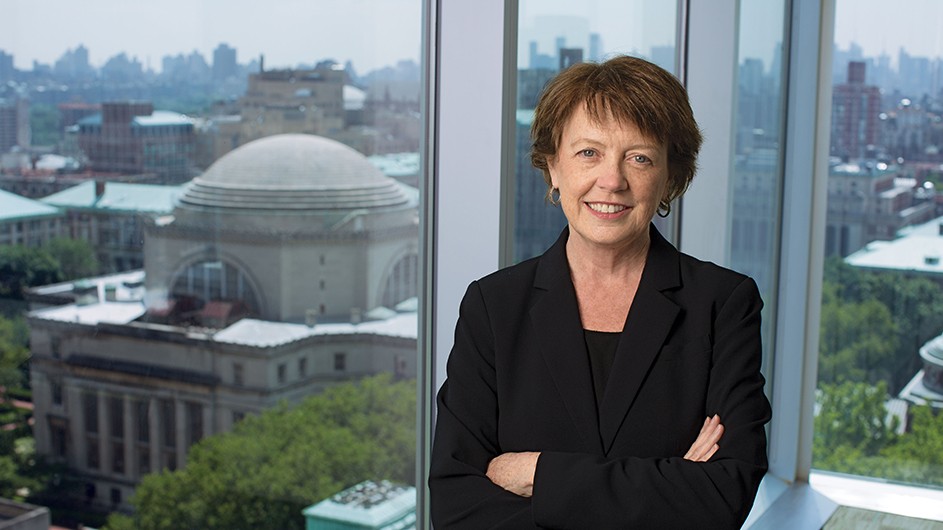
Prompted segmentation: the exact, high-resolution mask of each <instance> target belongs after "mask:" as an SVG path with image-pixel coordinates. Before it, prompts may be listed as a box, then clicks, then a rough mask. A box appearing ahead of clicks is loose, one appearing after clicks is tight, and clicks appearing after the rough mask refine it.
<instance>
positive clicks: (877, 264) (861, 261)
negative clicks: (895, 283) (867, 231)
mask: <svg viewBox="0 0 943 530" xmlns="http://www.w3.org/2000/svg"><path fill="white" fill-rule="evenodd" d="M941 224H943V217H939V218H937V219H934V220H932V221H930V222H927V223H924V224H922V225H917V226H912V227H908V228H905V229H903V230H901V231H900V232H898V238H897V239H895V240H893V241H872V242H870V243H868V244H867V245H865V247H864V248H862V249H861V250H859V251H857V252H855V253H853V254H851V255H850V256H848V257H847V258H845V263H848V264H849V265H854V266H856V267H864V268H869V269H886V270H898V271H912V272H920V273H930V274H943V235H941V234H940V231H941V228H940V225H941Z"/></svg>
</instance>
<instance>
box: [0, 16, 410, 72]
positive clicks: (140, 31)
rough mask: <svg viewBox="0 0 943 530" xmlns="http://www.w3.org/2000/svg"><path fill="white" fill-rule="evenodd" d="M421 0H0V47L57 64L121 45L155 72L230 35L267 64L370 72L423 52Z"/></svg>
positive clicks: (100, 59)
mask: <svg viewBox="0 0 943 530" xmlns="http://www.w3.org/2000/svg"><path fill="white" fill-rule="evenodd" d="M421 5H422V2H421V0H0V50H4V51H5V52H6V53H10V54H13V56H14V57H13V59H14V65H15V66H16V68H18V69H21V70H29V69H31V68H32V64H33V60H34V59H35V60H38V61H39V62H41V63H45V64H52V63H54V62H55V61H56V59H58V58H59V57H60V56H61V55H62V54H63V53H64V52H65V51H66V50H68V49H75V48H76V47H78V46H79V45H80V44H83V45H84V46H85V47H86V48H88V50H89V62H90V63H91V64H92V66H95V67H100V66H101V65H102V64H104V63H105V61H107V60H108V59H109V58H110V57H112V56H114V55H117V54H118V53H120V52H125V53H127V55H128V56H129V57H137V58H138V60H140V61H141V63H142V64H144V66H145V68H147V67H148V65H149V66H150V67H151V68H152V69H154V70H155V71H159V70H160V67H161V59H162V58H163V57H164V56H165V55H177V54H180V53H183V54H189V53H190V52H192V51H194V50H197V51H199V52H200V53H201V54H202V55H203V57H204V58H206V60H207V62H209V63H212V57H213V50H214V49H215V48H216V47H217V46H218V45H219V44H220V43H221V42H225V43H226V44H228V45H229V46H230V47H234V48H236V52H237V55H236V59H237V61H238V62H240V63H243V64H244V63H248V62H249V61H250V60H252V59H256V58H258V57H259V55H260V54H265V65H266V68H269V67H271V68H276V67H282V68H284V67H293V66H297V65H298V64H300V63H304V64H313V63H315V62H317V61H320V60H322V59H334V60H336V61H339V62H341V63H343V62H346V61H347V60H351V61H353V64H354V68H355V69H356V70H357V71H358V72H360V73H364V72H367V71H369V70H372V69H375V68H380V67H383V66H391V65H394V64H396V62H397V61H399V60H402V59H412V60H415V61H418V60H419V52H420V46H421V43H420V37H421V19H422V12H421V9H422V7H421Z"/></svg>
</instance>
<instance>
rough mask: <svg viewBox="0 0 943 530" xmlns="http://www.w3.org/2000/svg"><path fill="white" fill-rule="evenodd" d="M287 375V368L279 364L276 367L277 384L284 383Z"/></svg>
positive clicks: (283, 364)
mask: <svg viewBox="0 0 943 530" xmlns="http://www.w3.org/2000/svg"><path fill="white" fill-rule="evenodd" d="M287 373H288V367H287V366H285V363H282V364H279V365H278V382H279V383H284V382H285V380H286V379H287V378H288V376H287V375H286V374H287Z"/></svg>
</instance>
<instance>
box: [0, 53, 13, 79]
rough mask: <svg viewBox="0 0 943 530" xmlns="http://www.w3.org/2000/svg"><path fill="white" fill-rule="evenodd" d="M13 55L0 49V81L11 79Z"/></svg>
mask: <svg viewBox="0 0 943 530" xmlns="http://www.w3.org/2000/svg"><path fill="white" fill-rule="evenodd" d="M13 72H14V70H13V55H12V54H9V53H6V52H5V51H3V50H0V83H2V82H4V81H9V80H11V79H13Z"/></svg>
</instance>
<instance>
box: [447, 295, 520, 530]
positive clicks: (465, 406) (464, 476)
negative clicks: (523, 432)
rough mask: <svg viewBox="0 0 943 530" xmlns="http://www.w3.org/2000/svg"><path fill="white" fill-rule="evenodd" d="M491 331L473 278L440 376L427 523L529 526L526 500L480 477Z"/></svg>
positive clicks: (489, 435) (493, 439)
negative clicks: (443, 376) (442, 377)
mask: <svg viewBox="0 0 943 530" xmlns="http://www.w3.org/2000/svg"><path fill="white" fill-rule="evenodd" d="M496 385H497V382H496V376H495V364H494V338H493V335H492V331H491V329H490V325H489V323H488V316H487V311H486V309H485V304H484V301H483V299H482V295H481V290H480V288H479V286H478V284H477V282H475V283H472V284H471V285H470V286H469V287H468V289H467V291H466V292H465V297H464V298H463V299H462V303H461V306H460V307H459V317H458V323H457V325H456V329H455V343H454V345H453V347H452V351H451V353H450V355H449V360H448V365H447V379H446V381H445V383H444V384H443V385H442V388H441V389H440V390H439V394H438V398H437V405H438V414H437V416H436V425H435V438H434V441H433V446H432V460H431V466H430V467H431V469H430V473H429V496H430V512H431V516H432V523H433V526H434V527H435V528H436V529H437V530H442V529H453V528H454V529H462V528H468V529H476V530H478V529H485V528H505V529H511V528H515V529H516V528H536V526H535V524H534V519H533V515H532V513H531V500H530V499H529V498H524V497H519V496H517V495H515V494H513V493H511V492H509V491H506V490H505V489H503V488H501V487H500V486H497V485H495V484H494V483H493V482H491V480H490V479H489V478H488V477H487V476H485V471H486V470H487V468H488V463H489V462H490V461H491V459H492V458H494V457H496V456H498V455H499V454H500V453H501V451H500V450H499V445H498V433H497V422H498V398H497V390H496V389H497V386H496Z"/></svg>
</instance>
